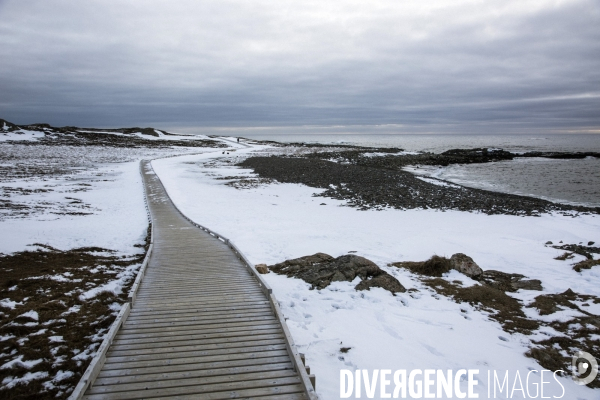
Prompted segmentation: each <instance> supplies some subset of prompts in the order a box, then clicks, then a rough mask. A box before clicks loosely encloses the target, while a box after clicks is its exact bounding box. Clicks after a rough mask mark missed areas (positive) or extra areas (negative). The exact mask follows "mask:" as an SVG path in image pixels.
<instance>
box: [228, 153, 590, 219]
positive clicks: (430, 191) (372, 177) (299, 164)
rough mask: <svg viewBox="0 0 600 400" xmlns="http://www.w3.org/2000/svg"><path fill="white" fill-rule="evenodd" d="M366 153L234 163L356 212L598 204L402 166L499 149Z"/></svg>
mask: <svg viewBox="0 0 600 400" xmlns="http://www.w3.org/2000/svg"><path fill="white" fill-rule="evenodd" d="M394 150H395V151H396V150H397V149H394ZM367 152H373V149H369V150H365V149H361V150H358V149H352V150H348V151H342V152H339V151H337V152H327V151H326V152H314V153H310V154H307V155H306V156H303V157H297V156H296V157H287V156H270V157H251V158H248V159H246V160H244V161H242V162H241V163H239V164H238V166H241V167H244V168H251V169H253V170H254V172H255V173H257V174H258V175H259V176H260V178H264V179H274V180H277V181H279V182H283V183H302V184H305V185H307V186H310V187H314V188H319V189H325V191H324V192H322V193H320V194H318V195H317V196H322V197H330V198H334V199H338V200H346V201H347V203H348V205H350V206H352V207H357V208H359V209H361V210H367V209H384V208H390V207H391V208H396V209H417V208H422V209H429V208H431V209H436V210H441V211H446V210H458V211H477V212H483V213H485V214H508V215H528V216H531V215H533V216H535V215H540V214H541V213H544V212H561V213H567V214H577V213H594V214H598V213H600V208H597V207H596V208H589V207H582V206H567V205H562V204H558V203H552V202H550V201H546V200H542V199H538V198H534V197H527V196H519V195H513V194H506V193H499V192H492V191H487V190H481V189H474V188H468V187H464V186H460V185H456V184H452V183H449V182H446V181H442V180H438V179H434V178H425V179H424V178H420V177H417V176H415V175H413V174H412V173H410V172H407V171H403V170H402V169H401V168H402V167H404V166H407V165H448V164H450V163H468V162H471V163H475V162H478V163H484V162H493V161H499V160H504V159H506V157H509V156H512V154H511V153H508V152H505V151H503V150H498V151H491V152H481V153H475V155H473V154H474V153H473V152H472V151H470V150H465V151H462V150H460V151H459V150H456V151H451V152H450V153H448V152H446V153H442V154H437V155H436V154H428V153H424V154H406V155H405V154H402V155H382V156H377V157H369V156H368V155H366V154H368V153H367ZM465 154H466V155H465Z"/></svg>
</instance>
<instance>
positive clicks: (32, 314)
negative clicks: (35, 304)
mask: <svg viewBox="0 0 600 400" xmlns="http://www.w3.org/2000/svg"><path fill="white" fill-rule="evenodd" d="M19 317H24V318H30V319H32V320H34V321H39V320H40V316H39V314H38V313H37V311H33V310H31V311H27V312H26V313H24V314H21V315H19Z"/></svg>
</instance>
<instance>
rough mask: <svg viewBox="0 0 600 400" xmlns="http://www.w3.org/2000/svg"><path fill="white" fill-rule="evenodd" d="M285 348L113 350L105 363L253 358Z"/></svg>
mask: <svg viewBox="0 0 600 400" xmlns="http://www.w3.org/2000/svg"><path fill="white" fill-rule="evenodd" d="M282 349H285V344H270V345H265V346H259V345H255V346H251V347H250V346H246V347H236V348H233V349H227V348H225V349H214V350H198V351H172V352H169V353H167V354H161V353H150V354H128V355H126V356H122V357H120V356H118V355H117V356H113V355H112V354H113V353H112V351H111V352H109V353H108V354H107V355H106V362H105V364H109V363H130V362H140V361H153V360H164V359H169V360H175V359H178V358H183V359H189V358H196V357H203V358H207V359H209V358H211V357H221V359H227V357H229V356H235V357H240V356H243V355H246V356H247V357H249V358H252V355H253V354H256V353H258V352H266V351H277V350H282Z"/></svg>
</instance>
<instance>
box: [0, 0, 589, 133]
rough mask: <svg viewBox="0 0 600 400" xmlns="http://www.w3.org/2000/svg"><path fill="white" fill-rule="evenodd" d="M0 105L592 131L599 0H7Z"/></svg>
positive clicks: (179, 116) (1, 2) (2, 109)
mask: <svg viewBox="0 0 600 400" xmlns="http://www.w3.org/2000/svg"><path fill="white" fill-rule="evenodd" d="M0 93H1V94H0V117H2V118H5V119H8V120H12V121H14V122H17V123H30V122H49V123H51V124H54V125H66V124H72V125H79V126H107V127H108V126H132V125H153V126H157V127H163V128H173V127H177V128H182V127H196V126H204V127H211V126H289V125H361V126H364V125H375V124H391V125H393V126H394V129H397V130H399V131H406V132H412V131H456V132H480V133H485V132H505V131H511V132H513V131H514V132H527V131H531V132H533V131H540V132H543V131H557V132H558V131H559V132H566V131H596V132H599V133H600V2H598V1H597V0H555V1H540V0H485V1H482V0H431V1H427V2H424V1H419V0H410V1H387V0H386V1H384V0H370V1H368V2H366V1H352V0H350V1H329V2H328V1H291V0H278V1H272V0H254V1H224V0H218V1H196V0H190V1H155V0H143V1H142V0H140V1H107V0H102V1H96V0H86V1H46V0H44V1H33V0H32V1H28V0H0Z"/></svg>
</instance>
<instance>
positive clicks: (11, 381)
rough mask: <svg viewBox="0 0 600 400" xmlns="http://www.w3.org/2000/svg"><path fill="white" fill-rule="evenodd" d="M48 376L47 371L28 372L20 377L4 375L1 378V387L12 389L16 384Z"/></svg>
mask: <svg viewBox="0 0 600 400" xmlns="http://www.w3.org/2000/svg"><path fill="white" fill-rule="evenodd" d="M47 377H48V373H47V372H40V371H38V372H28V373H26V374H25V375H23V376H22V377H20V378H15V377H12V376H9V377H6V378H4V379H3V380H2V385H4V386H3V388H4V387H5V388H7V389H12V388H13V387H15V386H16V385H18V384H27V383H29V382H31V381H34V380H39V379H44V378H47Z"/></svg>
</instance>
